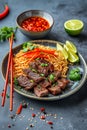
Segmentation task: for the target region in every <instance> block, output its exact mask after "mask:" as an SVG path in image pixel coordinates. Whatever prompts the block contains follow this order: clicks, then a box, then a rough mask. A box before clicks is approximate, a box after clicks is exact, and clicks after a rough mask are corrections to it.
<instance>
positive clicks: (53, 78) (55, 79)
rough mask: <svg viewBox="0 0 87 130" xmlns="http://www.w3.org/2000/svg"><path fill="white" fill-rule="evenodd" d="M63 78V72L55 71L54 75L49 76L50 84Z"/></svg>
mask: <svg viewBox="0 0 87 130" xmlns="http://www.w3.org/2000/svg"><path fill="white" fill-rule="evenodd" d="M60 77H61V72H60V71H54V72H53V73H51V74H50V75H49V76H48V80H49V82H50V83H54V82H55V81H57V80H58V78H60Z"/></svg>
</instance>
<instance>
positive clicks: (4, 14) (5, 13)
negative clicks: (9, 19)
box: [0, 5, 9, 19]
mask: <svg viewBox="0 0 87 130" xmlns="http://www.w3.org/2000/svg"><path fill="white" fill-rule="evenodd" d="M8 13H9V7H8V5H5V9H4V11H3V12H2V13H0V19H3V18H4V17H5V16H6V15H7V14H8Z"/></svg>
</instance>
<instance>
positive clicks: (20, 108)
mask: <svg viewBox="0 0 87 130" xmlns="http://www.w3.org/2000/svg"><path fill="white" fill-rule="evenodd" d="M22 108H23V106H22V104H20V106H19V107H18V109H17V111H16V114H17V115H18V114H20V113H21V111H22Z"/></svg>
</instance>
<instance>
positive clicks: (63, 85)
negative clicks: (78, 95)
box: [58, 78, 69, 90]
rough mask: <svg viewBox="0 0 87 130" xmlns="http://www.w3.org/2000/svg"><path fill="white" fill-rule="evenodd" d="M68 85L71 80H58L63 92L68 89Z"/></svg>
mask: <svg viewBox="0 0 87 130" xmlns="http://www.w3.org/2000/svg"><path fill="white" fill-rule="evenodd" d="M68 83H69V80H67V79H65V78H61V79H59V80H58V86H59V87H60V88H61V89H63V90H64V89H65V88H66V87H67V85H68Z"/></svg>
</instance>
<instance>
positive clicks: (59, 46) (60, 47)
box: [57, 43, 68, 59]
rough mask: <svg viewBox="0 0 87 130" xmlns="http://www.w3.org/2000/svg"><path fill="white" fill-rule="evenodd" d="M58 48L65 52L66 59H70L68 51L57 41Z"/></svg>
mask: <svg viewBox="0 0 87 130" xmlns="http://www.w3.org/2000/svg"><path fill="white" fill-rule="evenodd" d="M57 50H60V51H61V52H62V53H63V55H64V58H65V59H68V53H67V51H66V50H65V49H64V48H63V47H62V46H61V45H60V44H58V43H57Z"/></svg>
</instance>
